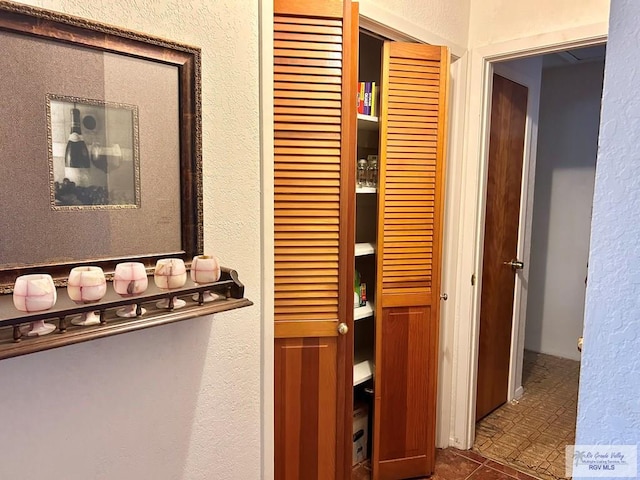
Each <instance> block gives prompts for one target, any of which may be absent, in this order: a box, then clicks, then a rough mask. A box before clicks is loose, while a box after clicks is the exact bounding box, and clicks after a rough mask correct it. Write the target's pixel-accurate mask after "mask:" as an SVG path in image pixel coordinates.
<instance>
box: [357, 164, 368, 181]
mask: <svg viewBox="0 0 640 480" xmlns="http://www.w3.org/2000/svg"><path fill="white" fill-rule="evenodd" d="M367 180H368V167H367V161H366V160H365V159H364V158H361V159H360V160H358V174H357V177H356V181H357V183H356V185H357V186H358V187H366V186H367V184H368V181H367Z"/></svg>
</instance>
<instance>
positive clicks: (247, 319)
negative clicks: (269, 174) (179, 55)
mask: <svg viewBox="0 0 640 480" xmlns="http://www.w3.org/2000/svg"><path fill="white" fill-rule="evenodd" d="M24 3H30V4H32V5H37V6H42V7H44V8H49V9H52V10H57V11H61V12H65V13H69V14H74V15H78V16H82V17H85V18H91V19H96V20H100V21H102V22H106V23H110V24H114V25H117V26H120V27H124V28H129V29H134V30H138V31H142V32H145V33H149V34H152V35H157V36H161V37H164V38H168V39H171V40H175V41H180V42H184V43H189V44H193V45H197V46H199V47H201V48H202V53H203V59H202V61H203V69H202V76H203V89H202V100H203V136H204V138H203V157H204V177H205V178H204V190H205V246H206V249H207V251H209V252H213V253H215V254H217V255H219V256H220V258H221V260H222V264H223V265H226V266H231V267H234V268H236V269H237V270H238V271H239V273H240V278H241V280H242V281H243V282H244V283H245V285H246V294H247V296H248V297H249V298H251V300H253V301H254V302H255V303H256V305H255V306H253V307H249V308H246V309H243V310H240V311H237V312H228V313H224V314H220V315H216V317H215V318H213V319H212V318H211V317H209V318H202V319H195V320H190V321H186V322H182V323H180V324H176V325H171V326H165V327H159V328H153V329H150V330H145V331H141V332H136V333H132V334H127V335H122V336H119V337H113V338H109V339H103V340H98V341H94V342H90V343H86V344H81V345H76V346H72V347H66V348H62V349H58V350H53V351H49V352H43V353H38V354H34V355H29V356H26V357H22V358H17V359H11V360H4V361H2V362H0V378H1V379H2V388H0V424H1V425H2V432H3V434H2V435H0V451H2V455H1V456H0V478H2V479H11V480H34V479H38V480H61V479H64V480H88V479H92V480H115V479H118V480H129V479H131V480H134V479H135V480H139V479H154V480H164V479H166V480H179V479H180V480H200V479H201V480H204V479H207V480H210V479H221V480H222V479H258V478H260V253H259V252H260V168H259V166H260V159H259V146H260V145H259V130H258V126H259V116H258V88H259V84H258V68H259V67H258V2H252V1H241V0H216V1H204V0H203V1H189V2H181V1H162V2H161V1H154V0H97V1H93V2H86V1H80V0H40V1H35V0H33V1H29V2H24Z"/></svg>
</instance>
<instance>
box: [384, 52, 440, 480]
mask: <svg viewBox="0 0 640 480" xmlns="http://www.w3.org/2000/svg"><path fill="white" fill-rule="evenodd" d="M382 64H383V72H382V92H381V106H382V108H381V115H380V155H379V160H380V162H379V163H380V171H379V172H380V182H379V191H378V212H379V216H378V234H377V278H378V283H377V289H376V297H375V298H376V370H375V378H374V383H375V405H374V410H375V415H374V423H373V430H374V445H373V479H374V480H396V479H399V478H413V477H425V476H428V475H430V474H431V473H433V468H434V464H435V429H436V425H435V420H436V388H437V378H438V374H437V365H438V331H439V330H438V325H439V311H440V308H439V303H440V300H439V298H440V273H441V260H440V259H441V250H442V220H443V217H442V211H443V205H444V198H443V195H444V189H443V185H444V184H443V179H444V159H445V151H444V149H445V138H446V135H445V129H446V125H447V115H446V112H447V90H448V79H449V52H448V50H447V49H446V48H445V47H436V46H432V45H417V44H408V43H399V42H385V44H384V50H383V60H382Z"/></svg>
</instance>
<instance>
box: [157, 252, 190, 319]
mask: <svg viewBox="0 0 640 480" xmlns="http://www.w3.org/2000/svg"><path fill="white" fill-rule="evenodd" d="M153 280H154V282H155V284H156V286H157V287H158V288H160V289H162V290H167V291H170V290H173V289H176V288H180V287H183V286H184V284H185V283H187V267H185V265H184V261H183V260H182V259H180V258H161V259H160V260H158V261H157V262H156V268H155V271H154V272H153ZM186 304H187V302H185V301H184V300H181V299H180V298H165V299H164V300H160V301H159V302H158V303H156V307H158V308H167V309H172V308H182V307H184V306H185V305H186Z"/></svg>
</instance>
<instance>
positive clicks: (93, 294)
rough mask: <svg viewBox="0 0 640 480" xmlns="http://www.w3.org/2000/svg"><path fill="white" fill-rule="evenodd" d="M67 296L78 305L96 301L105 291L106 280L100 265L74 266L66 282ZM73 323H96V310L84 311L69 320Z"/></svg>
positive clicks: (97, 317)
mask: <svg viewBox="0 0 640 480" xmlns="http://www.w3.org/2000/svg"><path fill="white" fill-rule="evenodd" d="M67 293H68V294H69V298H70V299H71V300H73V301H74V302H75V303H77V304H78V305H85V304H89V303H95V302H98V301H99V300H100V299H101V298H102V297H104V296H105V294H106V293H107V281H106V279H105V277H104V272H103V271H102V268H100V267H75V268H72V269H71V272H69V280H68V282H67ZM71 323H72V324H74V325H97V324H98V323H100V317H99V316H98V315H96V312H93V311H91V312H84V313H83V314H81V315H80V316H79V317H75V318H73V319H72V320H71Z"/></svg>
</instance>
